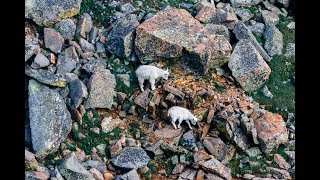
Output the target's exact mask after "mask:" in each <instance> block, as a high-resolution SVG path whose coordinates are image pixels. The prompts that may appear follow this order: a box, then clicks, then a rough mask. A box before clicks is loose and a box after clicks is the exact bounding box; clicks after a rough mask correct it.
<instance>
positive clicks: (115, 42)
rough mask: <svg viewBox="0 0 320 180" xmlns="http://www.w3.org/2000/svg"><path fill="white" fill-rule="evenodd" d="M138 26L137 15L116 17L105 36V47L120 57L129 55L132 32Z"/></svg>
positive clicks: (131, 44)
mask: <svg viewBox="0 0 320 180" xmlns="http://www.w3.org/2000/svg"><path fill="white" fill-rule="evenodd" d="M138 26H139V22H138V20H137V16H136V15H134V14H129V15H126V16H124V17H123V18H120V19H118V21H117V22H116V24H115V26H114V27H113V28H112V30H111V31H110V33H109V34H108V36H107V48H108V50H109V51H110V52H111V53H112V54H115V55H117V56H119V57H121V58H123V57H129V56H130V54H131V53H132V51H133V42H134V40H133V38H134V36H133V32H134V30H135V29H136V27H138Z"/></svg>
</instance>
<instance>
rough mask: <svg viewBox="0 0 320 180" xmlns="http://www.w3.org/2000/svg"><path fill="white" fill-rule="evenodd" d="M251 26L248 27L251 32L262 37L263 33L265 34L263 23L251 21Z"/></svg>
mask: <svg viewBox="0 0 320 180" xmlns="http://www.w3.org/2000/svg"><path fill="white" fill-rule="evenodd" d="M249 22H250V25H249V26H248V28H249V29H250V31H251V32H252V33H253V34H255V35H257V36H259V37H261V36H262V35H263V32H264V27H265V26H264V24H263V23H259V22H256V21H254V20H250V21H249Z"/></svg>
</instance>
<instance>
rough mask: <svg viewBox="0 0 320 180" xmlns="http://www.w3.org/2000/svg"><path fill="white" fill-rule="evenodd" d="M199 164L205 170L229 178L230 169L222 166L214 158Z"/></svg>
mask: <svg viewBox="0 0 320 180" xmlns="http://www.w3.org/2000/svg"><path fill="white" fill-rule="evenodd" d="M200 166H201V167H202V168H204V169H205V170H207V171H209V172H211V173H214V174H218V175H219V176H221V177H222V178H224V179H227V180H231V179H232V177H231V169H230V168H228V167H226V166H224V165H223V164H222V163H221V162H220V161H218V160H216V159H210V160H208V161H205V162H202V163H200Z"/></svg>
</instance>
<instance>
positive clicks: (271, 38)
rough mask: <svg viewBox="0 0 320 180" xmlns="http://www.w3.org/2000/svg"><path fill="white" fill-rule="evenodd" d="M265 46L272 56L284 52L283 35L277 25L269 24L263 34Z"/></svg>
mask: <svg viewBox="0 0 320 180" xmlns="http://www.w3.org/2000/svg"><path fill="white" fill-rule="evenodd" d="M263 37H264V39H265V40H266V42H265V43H264V48H265V50H266V51H267V52H268V54H269V55H270V56H274V55H280V54H282V48H283V35H282V33H281V32H280V31H279V30H278V29H277V28H276V26H275V25H267V26H266V30H265V31H264V34H263Z"/></svg>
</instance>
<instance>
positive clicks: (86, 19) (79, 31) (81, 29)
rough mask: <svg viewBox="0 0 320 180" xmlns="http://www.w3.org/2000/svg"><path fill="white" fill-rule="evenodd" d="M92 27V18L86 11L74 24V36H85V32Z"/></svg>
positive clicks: (77, 37)
mask: <svg viewBox="0 0 320 180" xmlns="http://www.w3.org/2000/svg"><path fill="white" fill-rule="evenodd" d="M91 28H92V18H91V16H90V15H89V14H88V13H83V15H82V16H81V17H80V18H79V20H78V22H77V25H76V32H75V38H76V39H78V40H79V39H80V38H81V37H83V38H87V34H88V33H89V32H90V30H91Z"/></svg>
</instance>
